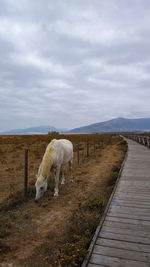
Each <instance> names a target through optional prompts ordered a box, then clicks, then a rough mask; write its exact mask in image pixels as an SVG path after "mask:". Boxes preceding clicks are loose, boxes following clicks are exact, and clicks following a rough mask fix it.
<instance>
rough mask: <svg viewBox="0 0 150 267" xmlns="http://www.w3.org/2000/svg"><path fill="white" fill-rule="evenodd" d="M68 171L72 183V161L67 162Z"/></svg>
mask: <svg viewBox="0 0 150 267" xmlns="http://www.w3.org/2000/svg"><path fill="white" fill-rule="evenodd" d="M69 171H70V180H71V181H73V177H72V160H70V161H69Z"/></svg>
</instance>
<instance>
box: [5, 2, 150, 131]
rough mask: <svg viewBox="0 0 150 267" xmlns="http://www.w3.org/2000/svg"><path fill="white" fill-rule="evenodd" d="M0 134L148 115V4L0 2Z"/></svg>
mask: <svg viewBox="0 0 150 267" xmlns="http://www.w3.org/2000/svg"><path fill="white" fill-rule="evenodd" d="M0 59H1V64H0V111H1V112H0V131H6V130H10V129H15V128H26V127H32V126H39V125H52V126H55V127H59V128H69V129H71V128H75V127H79V126H84V125H88V124H92V123H96V122H101V121H105V120H109V119H112V118H116V117H125V118H142V117H147V118H148V117H150V0H107V1H106V0H90V1H89V0H80V1H79V0H56V1H54V0H51V1H50V0H36V1H35V0H19V1H17V0H1V4H0Z"/></svg>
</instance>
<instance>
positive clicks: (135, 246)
mask: <svg viewBox="0 0 150 267" xmlns="http://www.w3.org/2000/svg"><path fill="white" fill-rule="evenodd" d="M96 244H97V245H101V246H105V247H114V248H121V249H124V250H126V249H128V250H130V251H132V253H133V251H139V252H145V253H150V245H145V244H139V243H132V242H126V241H119V240H113V239H105V238H98V239H97V242H96Z"/></svg>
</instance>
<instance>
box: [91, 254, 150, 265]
mask: <svg viewBox="0 0 150 267" xmlns="http://www.w3.org/2000/svg"><path fill="white" fill-rule="evenodd" d="M90 263H94V264H97V265H98V266H99V265H104V266H107V267H149V263H145V262H139V261H133V260H125V259H120V258H115V257H110V256H109V255H107V256H104V255H98V254H94V253H93V254H92V256H91V259H90Z"/></svg>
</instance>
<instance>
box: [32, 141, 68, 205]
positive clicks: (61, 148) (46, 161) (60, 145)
mask: <svg viewBox="0 0 150 267" xmlns="http://www.w3.org/2000/svg"><path fill="white" fill-rule="evenodd" d="M72 159H73V145H72V143H71V142H70V141H69V140H67V139H59V140H56V139H53V140H52V141H51V142H50V143H49V145H48V146H47V148H46V151H45V153H44V156H43V159H42V162H41V164H40V166H39V170H38V174H37V175H36V178H37V180H36V183H35V187H36V197H35V202H37V201H38V200H39V199H40V198H41V197H42V196H43V194H44V192H45V191H46V190H47V178H48V176H49V172H51V173H52V176H53V177H54V179H55V189H54V196H58V192H59V189H58V185H59V177H60V174H61V176H62V181H61V184H64V182H65V177H64V164H66V163H69V169H70V175H71V180H72ZM55 170H56V172H55Z"/></svg>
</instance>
